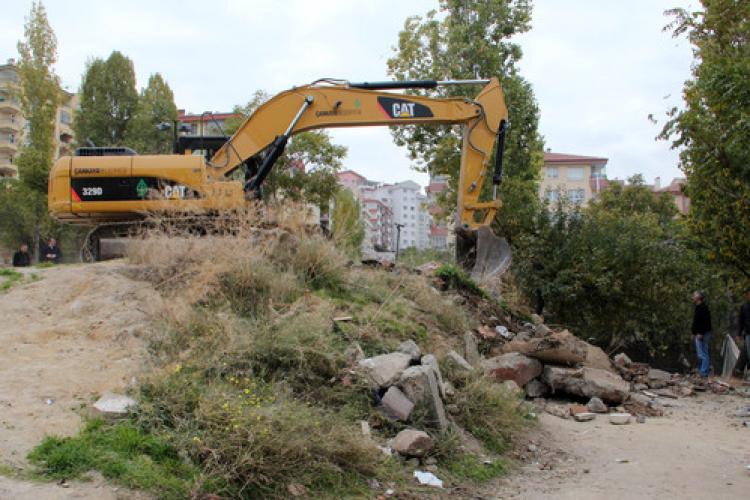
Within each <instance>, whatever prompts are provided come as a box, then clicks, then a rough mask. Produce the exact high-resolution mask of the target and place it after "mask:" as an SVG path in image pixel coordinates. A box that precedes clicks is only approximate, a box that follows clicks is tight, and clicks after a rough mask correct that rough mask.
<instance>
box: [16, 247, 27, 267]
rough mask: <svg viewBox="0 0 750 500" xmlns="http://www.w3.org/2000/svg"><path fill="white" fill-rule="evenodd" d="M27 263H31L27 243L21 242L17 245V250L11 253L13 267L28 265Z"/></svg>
mask: <svg viewBox="0 0 750 500" xmlns="http://www.w3.org/2000/svg"><path fill="white" fill-rule="evenodd" d="M29 265H31V255H29V245H27V244H26V243H23V244H22V245H21V246H20V247H18V251H17V252H16V253H14V254H13V267H28V266H29Z"/></svg>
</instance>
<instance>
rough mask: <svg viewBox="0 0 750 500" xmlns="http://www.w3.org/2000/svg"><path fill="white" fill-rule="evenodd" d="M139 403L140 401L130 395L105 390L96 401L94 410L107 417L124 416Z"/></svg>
mask: <svg viewBox="0 0 750 500" xmlns="http://www.w3.org/2000/svg"><path fill="white" fill-rule="evenodd" d="M137 404H138V402H137V401H136V400H135V399H133V398H131V397H129V396H125V395H122V394H116V393H114V392H105V393H104V394H102V396H101V397H100V398H99V399H97V400H96V403H94V412H95V413H96V414H97V415H99V416H102V417H104V418H105V419H116V418H122V417H125V416H127V414H128V412H129V411H130V410H131V409H133V408H135V406H136V405H137Z"/></svg>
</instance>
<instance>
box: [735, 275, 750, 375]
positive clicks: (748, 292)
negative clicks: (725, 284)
mask: <svg viewBox="0 0 750 500" xmlns="http://www.w3.org/2000/svg"><path fill="white" fill-rule="evenodd" d="M742 295H743V297H745V303H744V304H742V306H741V307H740V315H739V317H738V318H737V334H736V335H735V336H734V339H735V340H736V341H737V345H738V346H739V345H740V339H742V337H743V336H744V340H745V352H746V353H747V366H750V287H748V288H745V292H744V293H743V294H742Z"/></svg>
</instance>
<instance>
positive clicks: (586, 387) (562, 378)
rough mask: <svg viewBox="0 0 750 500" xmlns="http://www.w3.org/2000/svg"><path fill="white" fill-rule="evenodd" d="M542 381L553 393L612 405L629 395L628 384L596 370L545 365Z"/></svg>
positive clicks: (613, 375) (612, 375) (612, 374)
mask: <svg viewBox="0 0 750 500" xmlns="http://www.w3.org/2000/svg"><path fill="white" fill-rule="evenodd" d="M543 379H544V381H545V382H546V383H547V384H548V385H549V386H550V388H551V389H552V391H553V392H555V391H561V392H565V393H568V394H572V395H575V396H582V397H589V398H592V397H595V396H596V397H598V398H601V399H602V400H604V401H610V402H613V403H621V402H623V401H624V400H625V399H626V398H627V397H628V394H629V393H630V384H629V383H628V382H626V381H624V380H623V379H622V378H620V377H619V376H617V375H616V374H614V373H612V372H609V371H607V370H600V369H597V368H586V367H584V368H565V367H560V366H552V365H547V366H545V367H544V375H543Z"/></svg>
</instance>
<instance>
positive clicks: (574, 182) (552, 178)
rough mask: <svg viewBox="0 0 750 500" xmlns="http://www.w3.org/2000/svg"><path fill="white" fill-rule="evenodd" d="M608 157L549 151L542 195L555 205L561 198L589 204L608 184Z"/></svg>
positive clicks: (545, 165)
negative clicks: (606, 170) (606, 169)
mask: <svg viewBox="0 0 750 500" xmlns="http://www.w3.org/2000/svg"><path fill="white" fill-rule="evenodd" d="M607 161H608V159H607V158H600V157H595V156H580V155H571V154H562V153H553V152H551V151H546V152H545V153H544V168H543V170H542V179H541V182H540V183H539V196H540V197H541V198H542V199H543V200H546V201H548V202H550V203H551V204H554V203H557V201H558V200H560V199H566V200H567V201H568V202H570V203H573V204H576V205H585V204H586V203H588V202H590V201H591V200H592V199H595V198H596V197H597V195H598V194H599V193H600V192H601V191H602V190H604V189H605V188H606V187H607V185H608V181H607V176H606V173H605V168H606V166H607Z"/></svg>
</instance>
